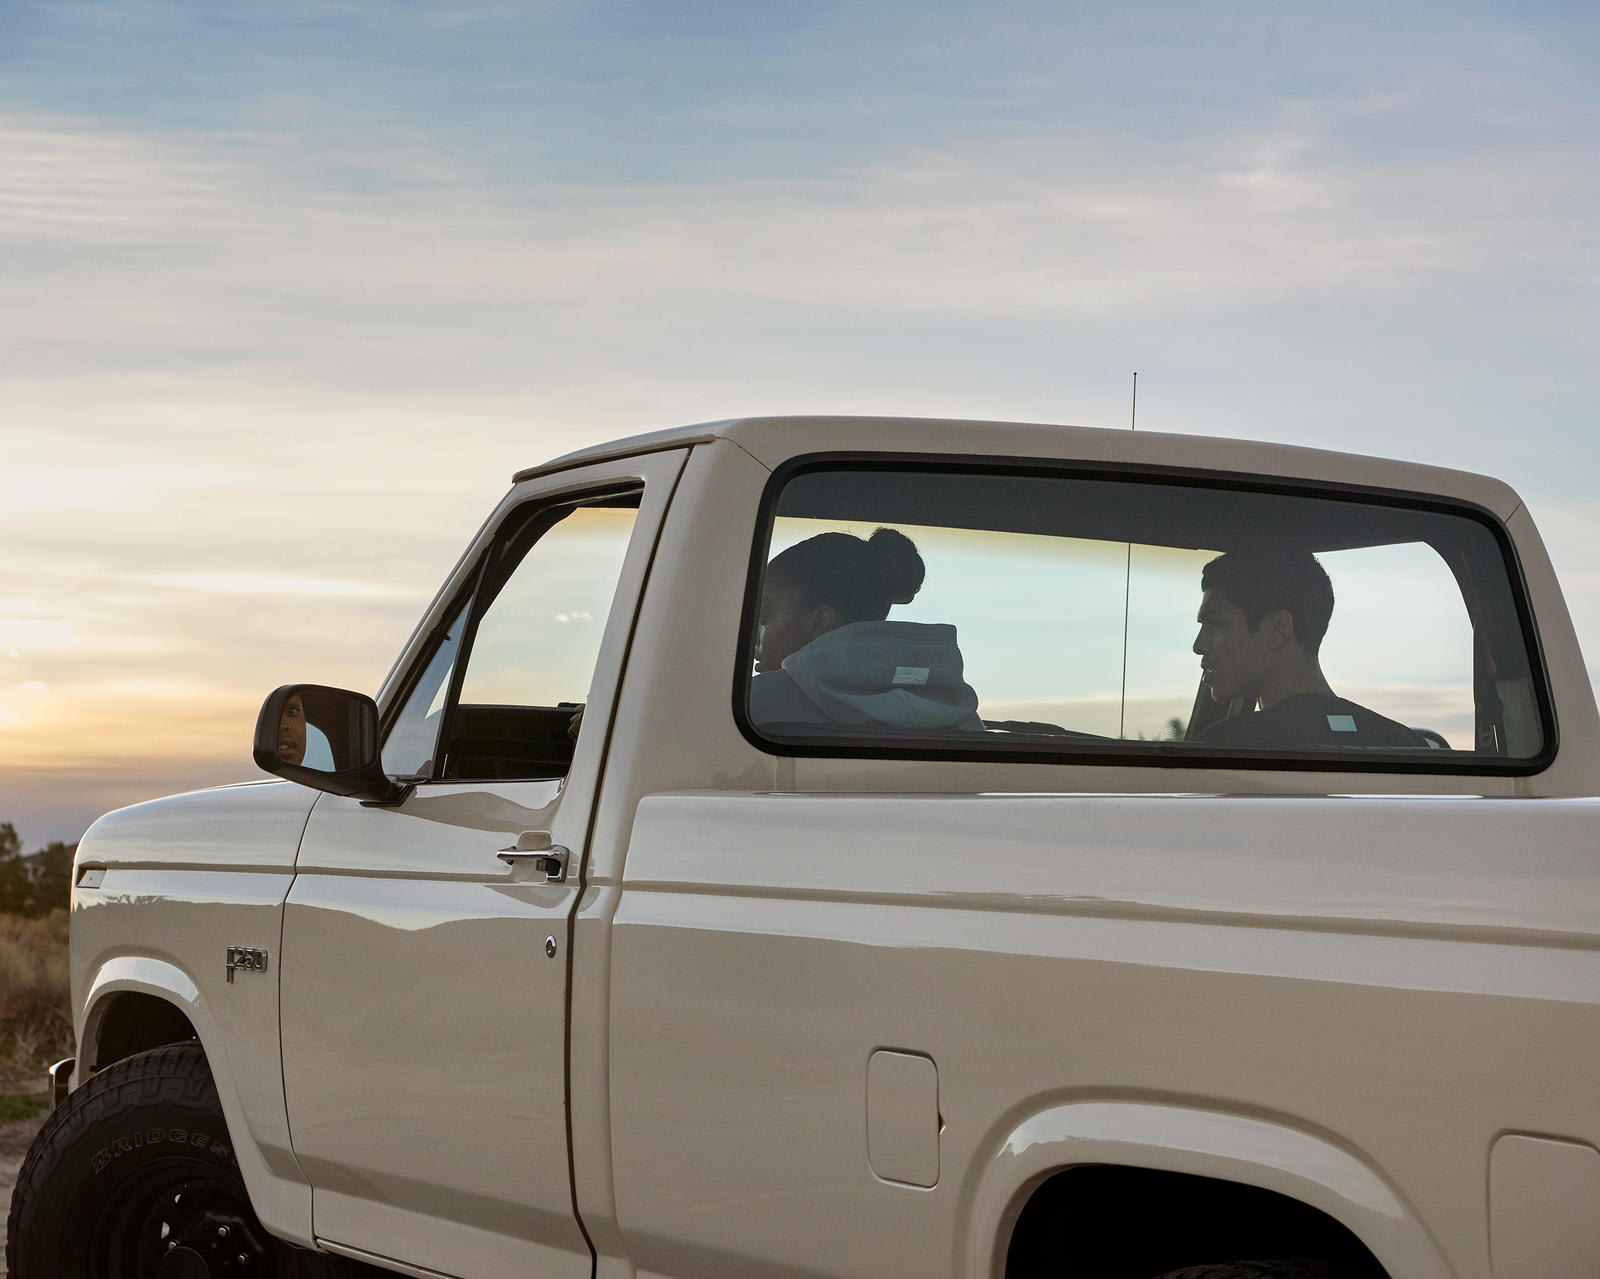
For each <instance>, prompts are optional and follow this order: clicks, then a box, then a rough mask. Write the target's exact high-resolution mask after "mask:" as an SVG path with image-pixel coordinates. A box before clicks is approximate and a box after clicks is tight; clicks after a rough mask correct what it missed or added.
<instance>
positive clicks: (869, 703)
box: [750, 622, 983, 732]
mask: <svg viewBox="0 0 1600 1279" xmlns="http://www.w3.org/2000/svg"><path fill="white" fill-rule="evenodd" d="M961 670H962V662H961V650H960V649H959V648H957V647H956V628H955V627H954V626H949V625H945V624H943V623H938V624H929V623H924V622H851V623H849V624H847V625H845V626H838V627H835V628H834V629H833V630H831V631H827V632H825V633H824V634H822V635H819V636H817V638H816V639H814V640H812V641H811V642H810V643H809V644H807V645H805V646H804V647H802V648H799V649H796V650H795V651H794V652H793V653H791V654H789V656H788V657H786V658H784V659H783V669H782V670H780V671H768V672H766V673H765V674H762V675H757V676H756V677H755V679H754V680H753V681H751V684H750V718H751V719H752V720H754V721H755V722H756V723H757V724H838V725H859V726H860V727H862V728H867V729H871V728H891V729H893V728H914V729H923V730H927V729H941V728H949V729H962V730H967V731H972V732H982V731H983V721H982V720H981V719H979V718H978V695H977V693H975V692H973V690H972V688H971V686H970V685H969V684H967V683H966V681H965V680H964V679H962V677H961Z"/></svg>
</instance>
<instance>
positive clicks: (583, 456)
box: [515, 415, 1520, 519]
mask: <svg viewBox="0 0 1600 1279" xmlns="http://www.w3.org/2000/svg"><path fill="white" fill-rule="evenodd" d="M714 440H727V441H730V442H731V443H733V444H735V445H737V446H738V447H739V448H741V449H743V450H744V451H745V452H747V453H749V454H750V455H751V456H752V457H754V458H755V459H756V460H757V461H758V462H760V463H761V464H762V465H763V466H766V467H767V468H768V469H772V468H774V467H776V466H778V465H780V464H781V463H783V462H785V461H787V460H789V459H790V458H794V457H800V456H803V455H806V454H813V453H902V454H921V455H943V456H957V457H968V458H973V459H978V458H985V459H987V458H995V459H1004V458H1011V459H1027V460H1030V461H1062V462H1096V463H1112V464H1116V463H1123V464H1129V465H1138V466H1152V465H1154V466H1168V467H1173V468H1182V469H1185V470H1188V469H1194V470H1205V471H1212V472H1222V473H1232V474H1237V475H1252V476H1273V477H1282V478H1286V479H1306V480H1320V481H1323V482H1326V483H1333V484H1347V485H1353V486H1358V487H1363V488H1377V489H1398V490H1404V491H1407V492H1412V493H1423V494H1430V495H1431V494H1437V495H1439V496H1442V497H1450V498H1454V499H1457V500H1459V501H1466V502H1473V503H1476V504H1477V505H1479V506H1482V507H1485V508H1486V509H1488V510H1490V511H1492V512H1494V514H1496V515H1497V516H1499V517H1500V518H1501V519H1508V518H1510V516H1511V515H1512V513H1513V512H1514V511H1515V510H1516V509H1517V507H1518V505H1520V502H1519V499H1518V497H1517V495H1516V493H1515V492H1514V491H1513V490H1512V489H1511V488H1510V487H1509V486H1508V485H1506V484H1504V483H1502V482H1501V481H1499V480H1496V479H1493V478H1491V477H1489V476H1485V475H1476V474H1473V473H1471V472H1468V471H1456V470H1451V469H1449V468H1446V467H1439V466H1426V465H1423V464H1421V463H1417V462H1399V461H1394V460H1391V459H1386V458H1376V457H1367V456H1364V455H1361V454H1356V453H1337V452H1333V451H1331V450H1327V449H1313V448H1304V447H1301V446H1299V445H1292V444H1270V443H1262V442H1260V441H1255V440H1233V439H1222V438H1216V437H1212V436H1204V435H1171V434H1164V433H1162V432H1158V431H1113V430H1106V429H1103V428H1099V427H1084V426H1051V425H1047V424H1043V423H1035V422H990V421H982V420H966V419H957V418H912V417H847V416H817V415H808V416H792V417H745V418H727V419H724V420H722V421H717V422H702V423H698V424H696V425H692V426H677V427H671V428H669V429H667V430H664V431H650V432H647V433H645V434H642V435H631V436H628V437H626V438H624V439H620V440H612V441H610V442H608V443H604V444H595V445H591V446H590V447H588V448H583V449H578V450H576V451H574V452H571V453H567V454H564V455H562V456H561V457H558V458H555V459H553V460H552V461H549V462H546V463H544V464H543V465H540V466H535V467H529V468H528V469H526V470H523V471H519V472H517V474H516V476H515V480H516V481H518V482H520V481H522V480H526V479H531V478H533V477H534V476H538V475H546V474H550V473H551V472H555V471H563V470H567V469H568V468H570V467H574V466H583V465H587V464H589V463H591V462H601V461H606V460H609V459H612V458H619V457H629V456H634V455H637V454H641V453H657V452H661V451H662V450H665V449H674V448H685V447H688V446H691V445H696V444H706V443H710V442H712V441H714Z"/></svg>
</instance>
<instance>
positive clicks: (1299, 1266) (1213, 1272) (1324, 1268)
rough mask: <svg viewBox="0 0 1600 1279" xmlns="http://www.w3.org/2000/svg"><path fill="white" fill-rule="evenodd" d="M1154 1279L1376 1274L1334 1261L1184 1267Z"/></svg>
mask: <svg viewBox="0 0 1600 1279" xmlns="http://www.w3.org/2000/svg"><path fill="white" fill-rule="evenodd" d="M1155 1279H1373V1272H1372V1271H1370V1270H1358V1269H1355V1268H1354V1267H1351V1266H1342V1265H1338V1264H1336V1263H1334V1262H1331V1261H1293V1260H1282V1261H1230V1262H1225V1263H1222V1264H1219V1265H1206V1266H1185V1267H1184V1268H1183V1269H1182V1270H1169V1271H1167V1273H1166V1274H1163V1275H1157V1276H1155Z"/></svg>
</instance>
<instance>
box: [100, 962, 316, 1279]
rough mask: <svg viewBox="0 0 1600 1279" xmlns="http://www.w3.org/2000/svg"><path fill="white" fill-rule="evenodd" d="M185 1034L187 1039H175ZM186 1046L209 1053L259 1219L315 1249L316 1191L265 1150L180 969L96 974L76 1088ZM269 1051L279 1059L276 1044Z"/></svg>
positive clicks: (147, 967)
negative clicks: (191, 1043) (120, 1065)
mask: <svg viewBox="0 0 1600 1279" xmlns="http://www.w3.org/2000/svg"><path fill="white" fill-rule="evenodd" d="M143 1018H148V1020H142V1019H143ZM184 1028H187V1030H188V1032H189V1033H188V1034H187V1035H183V1034H179V1033H177V1032H179V1031H181V1030H182V1029H184ZM273 1029H274V1035H275V1034H276V1026H274V1028H273ZM184 1038H193V1039H195V1040H197V1041H198V1042H199V1045H200V1048H201V1051H202V1052H204V1053H205V1056H206V1062H207V1064H208V1065H209V1066H210V1068H211V1078H212V1081H213V1083H214V1084H215V1086H216V1090H217V1100H218V1101H219V1103H220V1104H221V1106H222V1115H223V1119H224V1120H225V1121H226V1123H227V1125H228V1132H229V1134H230V1136H231V1137H232V1139H233V1149H234V1154H235V1156H236V1158H237V1159H238V1161H239V1172H240V1175H241V1176H242V1177H243V1179H244V1183H245V1189H246V1190H247V1191H248V1192H249V1194H250V1200H251V1203H252V1205H253V1206H254V1208H255V1210H256V1215H257V1216H258V1217H260V1219H261V1221H262V1224H263V1225H265V1226H266V1227H267V1228H268V1229H269V1230H271V1231H272V1232H273V1233H274V1234H276V1235H279V1236H280V1237H281V1238H284V1239H286V1240H288V1241H289V1242H291V1243H295V1244H299V1245H301V1246H306V1247H310V1246H314V1240H313V1237H312V1229H311V1187H310V1185H309V1184H308V1183H307V1181H306V1179H305V1176H304V1174H303V1173H301V1171H300V1169H299V1166H298V1164H297V1163H295V1162H294V1160H293V1157H292V1155H290V1154H288V1152H287V1151H284V1152H276V1151H273V1150H271V1149H268V1148H265V1147H264V1144H263V1142H262V1140H261V1134H260V1133H258V1132H257V1130H256V1126H255V1125H254V1124H252V1123H251V1121H250V1116H249V1114H248V1113H247V1112H246V1109H245V1107H244V1104H243V1101H242V1100H241V1098H240V1093H239V1086H238V1081H237V1080H236V1078H235V1075H234V1071H233V1068H232V1065H231V1063H230V1061H229V1057H228V1053H227V1051H226V1045H227V1042H228V1040H227V1037H226V1036H225V1035H224V1033H223V1031H222V1030H221V1028H220V1027H219V1026H218V1024H217V1020H216V1017H215V1016H214V1014H213V1012H212V1010H211V1007H210V1005H209V1004H208V1002H207V1000H206V998H205V995H204V993H203V992H202V991H201V989H200V986H199V984H198V983H197V982H196V981H195V980H194V978H193V977H192V976H191V975H190V974H189V973H188V972H186V971H185V970H184V969H183V968H181V967H179V966H178V965H177V964H175V963H172V962H171V961H170V960H166V959H161V958H157V957H155V956H151V955H117V956H113V957H111V958H108V959H106V960H105V961H104V962H103V963H102V964H101V965H100V967H99V968H98V969H96V970H95V972H94V974H93V976H92V977H91V979H90V981H89V983H88V988H87V991H86V993H85V996H84V1000H83V1013H82V1020H81V1022H80V1024H79V1026H78V1032H77V1039H78V1066H77V1069H76V1071H75V1072H74V1075H73V1086H74V1087H77V1086H78V1085H79V1084H81V1083H82V1082H83V1080H85V1079H87V1078H88V1076H89V1074H90V1073H91V1069H104V1068H105V1067H106V1066H108V1065H110V1064H111V1063H112V1062H113V1061H118V1060H121V1059H122V1058H124V1057H127V1056H130V1055H132V1054H133V1053H136V1052H143V1051H145V1050H146V1049H149V1048H156V1047H160V1046H161V1044H164V1043H173V1042H178V1041H180V1040H181V1039H184ZM272 1047H273V1050H274V1052H276V1049H277V1044H276V1041H275V1040H274V1043H273V1045H272ZM91 1064H92V1066H91Z"/></svg>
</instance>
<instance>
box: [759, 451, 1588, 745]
mask: <svg viewBox="0 0 1600 1279" xmlns="http://www.w3.org/2000/svg"><path fill="white" fill-rule="evenodd" d="M843 470H848V471H892V472H897V473H901V474H905V473H915V472H922V473H927V474H962V475H971V474H982V475H997V476H1008V475H1009V476H1016V477H1019V478H1023V477H1028V478H1054V479H1081V480H1125V481H1132V482H1135V483H1144V484H1152V485H1170V486H1173V487H1182V488H1209V489H1226V490H1230V491H1233V492H1243V493H1269V494H1276V495H1280V496H1285V497H1318V498H1322V499H1325V500H1329V501H1343V502H1350V503H1366V504H1369V505H1373V504H1378V505H1384V506H1390V507H1399V508H1401V509H1404V510H1413V511H1425V512H1432V513H1434V514H1441V515H1451V516H1455V517H1457V518H1462V517H1465V518H1467V519H1471V520H1473V521H1475V522H1476V523H1478V524H1480V525H1482V526H1483V527H1485V528H1487V529H1488V531H1489V533H1490V534H1491V536H1493V538H1494V539H1495V544H1496V545H1497V546H1498V547H1499V548H1500V555H1501V561H1502V564H1503V566H1504V568H1505V571H1506V582H1507V585H1508V587H1509V588H1510V590H1511V595H1512V600H1513V603H1514V605H1515V607H1516V611H1517V622H1518V625H1519V627H1520V630H1521V634H1522V640H1523V644H1524V645H1525V648H1526V652H1527V656H1528V662H1529V673H1530V677H1531V680H1532V684H1533V693H1534V700H1535V702H1536V704H1537V706H1538V711H1539V726H1540V729H1541V730H1542V748H1541V750H1540V751H1539V753H1538V754H1537V755H1533V756H1530V757H1527V758H1523V759H1501V758H1498V757H1494V756H1490V757H1487V758H1482V759H1478V758H1473V759H1470V760H1462V761H1459V762H1457V761H1456V760H1446V759H1441V760H1437V761H1434V760H1425V759H1420V758H1419V759H1396V760H1388V761H1381V762H1380V761H1378V760H1374V759H1372V758H1371V757H1369V756H1361V757H1357V756H1354V755H1352V756H1351V757H1349V758H1332V757H1329V756H1326V755H1315V754H1311V753H1309V752H1308V753H1305V754H1299V755H1293V754H1288V753H1285V752H1281V751H1258V750H1247V749H1244V748H1237V749H1232V750H1228V751H1226V752H1220V751H1201V750H1196V749H1195V748H1193V747H1192V746H1189V745H1188V744H1185V743H1171V744H1163V743H1156V742H1139V743H1122V744H1114V745H1107V746H1096V747H1092V748H1085V747H1077V746H1069V745H1062V746H1053V747H1047V748H1040V747H1038V746H1037V745H1035V744H1033V743H1029V744H1027V745H1014V746H1012V745H1007V744H1005V743H1002V742H995V743H993V744H986V745H983V746H972V747H963V746H958V745H955V744H953V743H950V744H947V743H938V744H930V745H926V746H923V745H917V744H914V743H910V742H907V741H906V739H904V738H888V737H883V738H857V739H853V740H848V741H847V740H842V739H840V738H838V737H826V738H824V737H810V738H807V737H800V736H795V737H768V736H767V735H765V734H764V733H762V732H761V730H760V729H759V728H757V727H756V725H755V724H754V723H753V722H752V721H751V719H750V715H749V705H750V682H751V680H752V679H753V678H754V674H753V670H752V667H753V663H754V646H755V635H756V618H757V615H758V613H759V611H760V606H761V579H762V575H763V573H764V571H765V569H766V564H767V550H768V547H769V546H770V544H771V540H772V525H773V518H774V516H775V514H776V511H777V506H778V501H779V499H780V497H781V496H782V494H783V490H784V488H785V487H786V486H787V485H788V483H789V482H790V481H791V480H793V479H795V478H796V477H797V476H800V475H805V474H808V473H812V472H816V471H843ZM739 625H740V637H739V647H738V658H737V665H736V667H735V671H734V679H733V722H734V723H735V724H736V725H737V726H738V729H739V733H740V735H741V736H742V737H743V738H744V739H745V740H746V741H747V742H749V743H750V745H752V746H754V747H755V748H756V749H757V750H759V751H762V752H763V753H764V754H768V755H777V756H789V757H794V758H801V759H806V758H810V759H894V760H929V761H935V760H936V761H945V762H951V763H986V764H992V763H1001V762H1007V763H1018V764H1055V765H1058V766H1071V765H1087V766H1091V767H1093V766H1122V767H1134V766H1139V767H1147V768H1168V769H1226V770H1231V771H1241V770H1242V771H1250V772H1267V771H1271V772H1289V771H1292V772H1301V773H1411V774H1432V775H1434V776H1451V777H1461V776H1476V777H1530V776H1533V775H1534V774H1536V773H1541V772H1543V771H1544V770H1545V769H1547V768H1549V767H1550V765H1551V764H1552V763H1554V762H1555V758H1556V755H1557V753H1558V752H1559V749H1560V730H1559V725H1558V723H1557V720H1556V713H1555V699H1554V697H1553V695H1552V692H1551V688H1550V676H1549V670H1548V667H1547V665H1546V662H1545V658H1544V646H1543V644H1542V643H1541V642H1540V639H1539V631H1538V627H1537V625H1536V623H1535V620H1534V617H1533V610H1532V609H1531V607H1530V606H1529V602H1528V583H1527V578H1526V576H1525V575H1524V573H1523V571H1522V562H1521V560H1520V558H1519V557H1518V556H1517V551H1516V545H1515V543H1514V542H1513V541H1512V539H1511V535H1510V533H1509V532H1508V531H1507V530H1506V527H1505V523H1504V521H1502V520H1501V519H1500V517H1499V516H1497V515H1496V514H1495V513H1494V512H1493V511H1491V510H1489V509H1488V508H1487V507H1484V506H1480V505H1478V504H1477V503H1476V502H1469V501H1465V500H1463V499H1460V498H1445V497H1439V496H1437V495H1432V494H1424V493H1417V492H1415V491H1413V490H1408V489H1388V488H1380V487H1376V486H1370V485H1363V484H1344V483H1337V482H1332V481H1320V480H1310V479H1301V478H1296V477H1289V476H1264V475H1256V474H1251V473H1249V472H1242V471H1210V470H1202V469H1200V468H1197V467H1178V466H1163V465H1161V464H1159V463H1139V462H1099V461H1080V462H1071V461H1062V460H1061V459H1059V458H997V457H995V456H993V455H992V454H957V455H952V454H948V453H937V454H928V453H882V452H869V451H860V452H858V451H835V452H826V453H807V454H803V455H801V456H799V457H794V458H790V459H789V460H788V461H786V462H783V463H781V464H780V465H779V466H777V467H775V468H774V469H773V472H772V475H771V477H770V478H769V479H768V480H767V482H766V485H765V487H764V488H763V489H762V492H761V501H760V504H759V506H758V507H757V513H756V529H755V536H754V538H753V541H752V544H751V548H750V563H749V569H748V571H747V575H746V579H745V592H744V607H743V609H742V611H741V615H740V620H739ZM1462 754H1467V752H1462Z"/></svg>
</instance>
